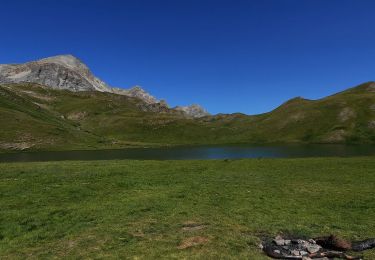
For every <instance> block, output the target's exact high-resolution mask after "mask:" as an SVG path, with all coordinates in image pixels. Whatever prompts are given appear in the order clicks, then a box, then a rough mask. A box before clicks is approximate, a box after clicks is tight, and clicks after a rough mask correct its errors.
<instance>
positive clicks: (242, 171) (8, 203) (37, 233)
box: [0, 157, 375, 259]
mask: <svg viewBox="0 0 375 260" xmlns="http://www.w3.org/2000/svg"><path fill="white" fill-rule="evenodd" d="M374 159H375V158H374V157H367V158H366V157H364V158H315V159H252V160H229V161H224V160H213V161H131V160H123V161H93V162H48V163H2V164H0V205H1V214H0V258H1V259H25V258H31V259H32V258H34V259H40V258H42V259H43V258H52V257H55V258H69V259H77V258H93V259H98V258H103V257H106V258H134V259H151V258H198V259H218V258H224V259H229V258H242V259H246V258H247V259H263V258H264V256H263V254H262V253H261V251H260V250H259V249H258V248H257V244H258V243H259V242H260V237H262V236H264V235H269V236H274V235H275V234H279V233H282V232H284V233H293V234H301V235H306V236H316V235H325V234H330V233H333V234H337V235H340V236H343V237H345V238H348V239H353V240H356V239H365V238H368V237H374V236H375V225H374V216H375V200H374V190H375V185H374V183H375V160H374ZM188 221H192V222H196V223H200V224H204V225H205V228H203V229H198V230H190V231H184V230H183V223H185V222H188ZM198 236H199V237H204V238H206V239H208V242H206V243H203V244H201V245H197V246H194V247H191V248H187V249H178V246H179V245H180V243H181V241H183V240H184V239H187V238H189V237H198ZM365 256H366V257H367V258H366V259H374V258H375V250H370V251H367V252H366V253H365Z"/></svg>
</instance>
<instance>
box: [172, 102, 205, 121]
mask: <svg viewBox="0 0 375 260" xmlns="http://www.w3.org/2000/svg"><path fill="white" fill-rule="evenodd" d="M174 109H175V110H177V111H181V112H182V113H184V114H186V115H187V116H190V117H195V118H198V117H204V116H208V115H210V114H209V113H208V112H207V111H206V110H205V109H204V108H203V107H201V106H200V105H197V104H194V105H191V106H177V107H175V108H174Z"/></svg>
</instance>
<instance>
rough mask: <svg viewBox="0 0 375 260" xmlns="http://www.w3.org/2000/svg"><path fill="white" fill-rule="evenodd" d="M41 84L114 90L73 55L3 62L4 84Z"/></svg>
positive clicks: (0, 79)
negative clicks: (17, 62)
mask: <svg viewBox="0 0 375 260" xmlns="http://www.w3.org/2000/svg"><path fill="white" fill-rule="evenodd" d="M21 82H29V83H37V84H40V85H44V86H47V87H51V88H55V89H67V90H71V91H90V90H96V91H101V92H110V88H109V87H108V86H107V84H105V83H104V82H103V81H101V80H100V79H98V78H97V77H95V76H94V75H93V74H92V73H91V72H90V70H89V69H88V67H87V66H86V65H85V64H83V63H82V62H81V61H80V60H78V59H77V58H75V57H74V56H72V55H60V56H55V57H50V58H46V59H41V60H39V61H33V62H28V63H24V64H11V65H0V83H21Z"/></svg>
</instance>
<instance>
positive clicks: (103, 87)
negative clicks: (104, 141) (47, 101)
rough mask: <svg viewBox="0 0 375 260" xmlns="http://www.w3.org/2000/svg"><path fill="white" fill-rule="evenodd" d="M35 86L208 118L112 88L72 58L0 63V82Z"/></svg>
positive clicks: (136, 89) (195, 107)
mask: <svg viewBox="0 0 375 260" xmlns="http://www.w3.org/2000/svg"><path fill="white" fill-rule="evenodd" d="M24 82H27V83H37V84H40V85H44V86H47V87H51V88H54V89H65V90H70V91H100V92H109V93H114V94H119V95H125V96H129V97H134V98H138V99H140V100H142V101H143V102H144V103H145V104H143V105H142V109H144V110H147V111H153V112H165V111H168V110H173V111H177V112H179V113H182V114H183V115H186V116H189V117H203V116H206V115H208V113H207V111H205V110H204V109H203V108H202V107H200V106H199V105H192V106H186V107H182V106H178V107H176V108H173V109H171V108H169V106H168V105H167V103H166V102H165V101H163V100H161V101H160V100H158V99H156V98H155V97H153V96H152V95H150V94H149V93H147V92H146V91H145V90H143V89H142V88H141V87H139V86H135V87H133V88H130V89H122V88H113V87H111V86H109V85H107V84H106V83H105V82H103V81H102V80H100V79H99V78H97V77H95V76H94V75H93V74H92V72H91V71H90V69H89V68H88V67H87V66H86V65H85V64H84V63H83V62H82V61H80V60H79V59H78V58H76V57H74V56H72V55H58V56H54V57H49V58H45V59H41V60H38V61H32V62H27V63H23V64H0V84H1V83H6V84H8V83H24Z"/></svg>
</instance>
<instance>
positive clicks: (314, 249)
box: [306, 244, 321, 254]
mask: <svg viewBox="0 0 375 260" xmlns="http://www.w3.org/2000/svg"><path fill="white" fill-rule="evenodd" d="M320 249H321V247H320V246H319V245H316V244H309V245H307V246H306V250H307V251H308V252H309V253H310V254H314V253H316V252H318V251H319V250H320Z"/></svg>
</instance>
